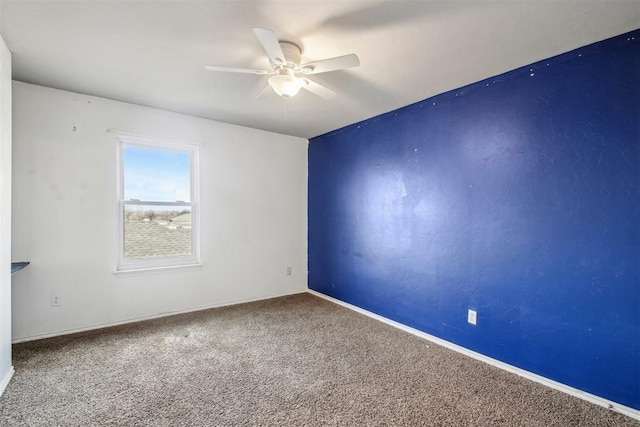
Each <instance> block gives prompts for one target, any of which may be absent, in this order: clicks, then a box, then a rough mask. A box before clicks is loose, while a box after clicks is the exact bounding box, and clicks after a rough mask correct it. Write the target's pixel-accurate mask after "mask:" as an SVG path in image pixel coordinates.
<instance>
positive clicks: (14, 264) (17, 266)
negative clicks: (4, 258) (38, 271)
mask: <svg viewBox="0 0 640 427" xmlns="http://www.w3.org/2000/svg"><path fill="white" fill-rule="evenodd" d="M27 265H29V262H28V261H25V262H12V263H11V275H12V276H13V275H14V274H16V273H17V272H18V271H20V270H22V269H23V268H25V267H26V266H27Z"/></svg>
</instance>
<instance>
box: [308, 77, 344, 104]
mask: <svg viewBox="0 0 640 427" xmlns="http://www.w3.org/2000/svg"><path fill="white" fill-rule="evenodd" d="M304 81H305V83H306V84H305V85H304V86H302V88H303V89H306V90H308V91H309V92H311V93H313V94H314V95H318V96H319V97H320V98H324V99H331V98H333V97H334V96H336V93H335V92H334V91H332V90H331V89H329V88H327V87H324V86H322V85H320V84H318V83H316V82H314V81H313V80H309V79H304Z"/></svg>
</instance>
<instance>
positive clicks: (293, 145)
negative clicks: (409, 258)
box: [12, 82, 308, 341]
mask: <svg viewBox="0 0 640 427" xmlns="http://www.w3.org/2000/svg"><path fill="white" fill-rule="evenodd" d="M13 89H14V95H13V117H14V122H13V123H14V138H13V141H14V143H13V242H12V244H13V259H14V260H27V261H31V265H30V266H29V267H27V268H26V269H25V270H24V271H22V272H21V273H20V274H18V275H16V276H14V285H13V291H14V295H13V339H14V340H15V341H20V340H25V339H33V338H37V337H42V336H47V335H55V334H59V333H66V332H71V331H75V330H82V329H86V328H93V327H97V326H101V325H109V324H114V323H119V322H125V321H130V320H134V319H140V318H146V317H152V316H156V315H159V314H166V313H173V312H180V311H185V310H193V309H197V308H204V307H211V306H217V305H224V304H231V303H236V302H241V301H248V300H254V299H260V298H266V297H274V296H279V295H283V294H290V293H296V292H303V291H305V290H306V287H307V286H306V278H307V276H306V274H307V273H306V272H307V264H306V263H307V246H306V244H307V144H308V142H307V140H305V139H301V138H295V137H290V136H284V135H278V134H274V133H268V132H264V131H259V130H255V129H249V128H244V127H240V126H234V125H229V124H224V123H218V122H214V121H211V120H205V119H200V118H195V117H190V116H185V115H181V114H176V113H171V112H167V111H161V110H156V109H152V108H147V107H141V106H136V105H131V104H126V103H121V102H115V101H111V100H107V99H102V98H96V97H90V96H85V95H79V94H75V93H70V92H64V91H60V90H55V89H51V88H45V87H41V86H34V85H29V84H24V83H19V82H14V85H13ZM74 129H75V130H74ZM107 129H117V130H120V131H125V132H131V133H135V134H141V135H148V136H155V137H160V138H168V139H177V140H183V141H188V142H195V143H199V144H201V148H200V185H201V197H200V199H201V259H202V263H203V266H202V267H201V268H198V269H192V270H179V271H167V272H162V273H147V274H141V273H137V274H128V275H115V274H113V272H114V269H115V263H116V227H117V224H116V212H117V209H116V163H115V162H116V145H115V144H116V139H115V135H113V134H110V133H107V132H106V130H107ZM287 266H291V267H293V275H292V276H289V277H287V276H286V267H287ZM54 293H55V294H59V295H61V298H62V305H61V306H59V307H52V306H51V295H52V294H54Z"/></svg>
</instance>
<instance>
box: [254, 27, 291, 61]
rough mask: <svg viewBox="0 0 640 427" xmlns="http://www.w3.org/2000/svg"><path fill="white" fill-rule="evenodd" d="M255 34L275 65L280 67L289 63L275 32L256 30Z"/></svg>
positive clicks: (262, 29) (264, 29)
mask: <svg viewBox="0 0 640 427" xmlns="http://www.w3.org/2000/svg"><path fill="white" fill-rule="evenodd" d="M253 32H254V33H255V34H256V37H258V40H259V41H260V43H261V44H262V47H264V50H265V52H267V56H268V57H269V60H270V61H271V63H272V64H273V65H275V66H280V65H282V64H284V63H286V62H287V60H286V58H285V57H284V53H283V52H282V47H280V42H279V41H278V38H277V37H276V34H275V33H274V32H273V31H271V30H269V29H266V28H254V29H253Z"/></svg>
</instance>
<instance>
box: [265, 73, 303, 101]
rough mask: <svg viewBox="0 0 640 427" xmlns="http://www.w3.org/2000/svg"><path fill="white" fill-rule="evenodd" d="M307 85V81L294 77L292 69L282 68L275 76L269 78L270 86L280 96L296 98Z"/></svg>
mask: <svg viewBox="0 0 640 427" xmlns="http://www.w3.org/2000/svg"><path fill="white" fill-rule="evenodd" d="M305 85H306V81H305V79H301V78H298V77H296V76H294V75H293V71H292V70H290V69H286V68H282V69H280V70H279V71H278V74H276V75H275V76H271V77H269V86H271V87H272V88H273V90H274V92H275V93H277V94H278V95H280V96H284V97H287V98H290V97H292V96H295V95H296V94H297V93H298V92H300V89H302V88H303V87H304V86H305Z"/></svg>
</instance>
